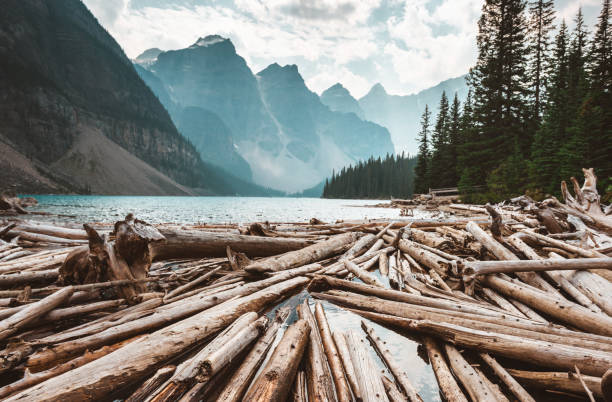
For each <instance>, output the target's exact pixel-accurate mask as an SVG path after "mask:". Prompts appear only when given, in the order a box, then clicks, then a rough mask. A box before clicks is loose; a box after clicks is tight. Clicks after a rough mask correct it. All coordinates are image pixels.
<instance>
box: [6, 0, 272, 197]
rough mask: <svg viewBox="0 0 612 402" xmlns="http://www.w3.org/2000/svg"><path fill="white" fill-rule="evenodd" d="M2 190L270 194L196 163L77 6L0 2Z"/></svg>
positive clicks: (116, 50)
mask: <svg viewBox="0 0 612 402" xmlns="http://www.w3.org/2000/svg"><path fill="white" fill-rule="evenodd" d="M0 153H1V155H2V157H1V158H0V170H2V175H0V188H4V189H6V188H11V189H13V190H15V191H18V192H48V193H49V192H50V193H57V192H80V193H83V192H92V193H97V194H159V195H162V194H177V195H191V194H259V195H263V194H268V193H269V191H267V190H266V189H263V188H259V187H257V186H255V185H253V184H252V183H250V182H248V181H245V180H240V179H235V178H232V177H230V176H229V175H228V174H227V173H226V172H224V171H223V170H221V169H219V168H217V167H215V166H213V165H211V164H208V163H205V162H203V161H202V159H201V157H200V154H199V153H198V152H197V150H196V149H195V148H194V146H193V145H192V144H191V143H189V141H188V140H187V139H185V137H183V136H182V135H181V134H180V133H179V131H178V130H177V129H176V127H175V125H174V123H173V122H172V120H171V119H170V116H169V115H168V112H167V111H166V109H165V108H164V106H163V105H162V104H161V103H160V101H159V100H158V98H157V97H156V96H155V95H154V94H153V92H152V91H151V89H150V88H149V87H148V86H147V85H146V84H145V83H144V82H143V81H142V80H141V79H140V78H139V76H138V74H137V73H136V70H135V69H134V66H133V65H132V62H131V61H130V60H129V59H128V58H127V57H126V56H125V54H124V53H123V50H122V49H121V47H120V46H119V45H118V44H117V42H115V40H114V39H113V38H112V37H111V36H110V35H109V34H108V33H107V32H106V30H104V28H102V27H101V26H100V24H98V22H97V20H96V18H95V17H94V16H93V15H92V14H91V12H90V11H89V10H88V9H87V8H86V7H85V6H84V5H83V3H81V1H79V0H62V1H39V0H5V1H4V2H3V12H2V13H0Z"/></svg>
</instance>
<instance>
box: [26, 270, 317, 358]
mask: <svg viewBox="0 0 612 402" xmlns="http://www.w3.org/2000/svg"><path fill="white" fill-rule="evenodd" d="M315 269H316V268H315ZM312 270H313V267H304V268H296V269H293V270H288V271H285V272H283V273H282V274H278V275H275V276H273V277H271V278H268V279H265V280H262V281H258V282H252V283H249V284H246V285H243V286H240V287H237V288H233V289H229V290H227V291H224V292H220V293H215V294H212V295H203V296H202V297H199V296H200V295H195V296H193V299H191V298H189V299H183V300H180V303H174V305H172V307H166V306H164V307H166V308H164V309H163V310H158V311H156V312H155V313H154V314H151V315H148V316H145V317H142V318H140V319H137V320H133V321H130V322H125V323H123V324H120V325H117V326H114V327H111V328H108V329H106V330H104V331H101V332H98V333H93V334H91V335H89V336H86V337H83V338H79V339H75V340H73V341H69V342H65V343H62V344H59V345H55V346H53V347H50V348H49V349H45V350H42V351H39V352H37V353H35V354H33V355H32V356H30V358H29V359H28V363H27V365H28V366H29V367H36V366H39V365H47V364H49V362H51V361H54V360H56V359H61V358H64V357H69V356H72V355H74V354H76V353H80V352H82V351H84V350H86V349H91V348H94V347H100V346H102V345H106V344H110V343H113V342H118V341H120V340H122V339H126V338H128V337H130V336H134V335H136V334H141V333H143V332H146V331H150V330H152V329H157V328H160V327H161V326H164V325H168V323H169V322H174V321H178V320H180V319H183V318H186V317H189V316H190V315H192V314H195V313H198V312H200V311H202V310H205V309H207V308H210V307H212V306H215V305H218V304H219V303H222V302H225V301H227V300H230V299H232V298H235V297H243V296H246V295H249V294H251V293H253V292H256V291H262V290H265V289H266V288H268V289H274V288H275V286H270V285H274V284H278V285H276V286H280V285H281V284H279V283H280V282H282V281H284V280H287V279H289V278H293V277H295V276H297V275H302V274H305V273H308V272H311V271H312ZM300 282H301V283H304V282H307V281H306V280H305V279H303V278H302V279H300ZM269 286H270V287H269ZM188 300H189V302H187V301H188Z"/></svg>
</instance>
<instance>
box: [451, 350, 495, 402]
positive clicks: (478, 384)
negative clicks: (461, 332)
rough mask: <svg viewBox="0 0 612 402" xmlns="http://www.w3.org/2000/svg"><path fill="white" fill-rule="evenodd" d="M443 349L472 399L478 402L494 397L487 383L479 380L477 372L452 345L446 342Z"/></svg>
mask: <svg viewBox="0 0 612 402" xmlns="http://www.w3.org/2000/svg"><path fill="white" fill-rule="evenodd" d="M444 350H445V351H446V356H448V361H449V363H450V366H451V368H452V369H453V373H455V376H457V378H459V381H461V383H462V384H463V387H464V388H465V390H466V391H467V393H468V395H469V396H470V399H471V400H472V401H475V402H479V401H490V400H494V399H495V397H494V394H493V391H492V390H491V389H490V388H489V386H488V384H486V383H485V382H484V381H482V380H481V378H480V376H479V375H478V373H477V372H476V371H475V370H474V368H473V367H472V366H470V364H469V363H468V362H467V361H466V360H465V358H464V357H463V356H462V355H461V353H460V352H459V351H458V350H457V349H456V348H455V347H454V346H452V345H449V344H446V345H444Z"/></svg>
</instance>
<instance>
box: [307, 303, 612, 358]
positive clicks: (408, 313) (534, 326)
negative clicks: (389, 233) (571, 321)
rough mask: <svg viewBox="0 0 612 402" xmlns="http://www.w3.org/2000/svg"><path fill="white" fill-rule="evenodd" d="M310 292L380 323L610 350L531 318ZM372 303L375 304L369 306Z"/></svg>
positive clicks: (585, 335) (582, 335) (593, 341)
mask: <svg viewBox="0 0 612 402" xmlns="http://www.w3.org/2000/svg"><path fill="white" fill-rule="evenodd" d="M313 296H316V297H320V298H323V299H327V300H329V301H330V302H332V303H337V302H340V303H341V304H343V305H352V306H355V307H356V308H357V309H350V311H352V312H354V313H356V314H358V315H360V316H362V317H364V318H367V319H369V320H372V321H374V322H378V323H380V324H382V325H391V326H394V327H399V328H404V329H407V330H411V328H412V327H411V324H412V321H413V320H429V321H435V322H443V323H448V324H455V325H459V326H462V327H467V328H471V329H474V330H481V331H491V332H495V333H500V334H507V335H514V336H520V337H523V338H525V339H533V340H538V341H542V342H550V343H556V344H561V345H568V346H575V347H584V348H589V349H593V350H601V351H605V352H607V353H612V345H611V344H609V343H605V342H602V341H597V340H593V339H592V337H589V336H588V335H590V334H584V333H581V332H574V331H570V330H564V329H556V328H551V327H549V326H548V325H542V324H539V323H535V322H533V321H522V322H515V321H512V320H508V319H499V318H496V317H480V316H477V315H473V314H463V313H458V314H454V313H452V314H451V312H449V311H444V310H438V309H430V308H426V309H418V308H415V307H416V306H410V307H406V306H402V304H401V303H395V305H397V306H398V307H392V305H389V304H388V303H386V305H385V306H380V305H379V304H378V305H377V304H376V302H375V301H374V302H371V301H365V300H363V299H362V300H358V299H356V297H355V296H354V295H353V296H350V297H349V298H347V297H336V296H331V295H328V294H325V295H319V294H314V295H313ZM348 300H352V302H349V301H348ZM374 305H376V306H377V307H373V306H374ZM364 309H366V310H364ZM373 311H375V312H373ZM546 332H556V333H546Z"/></svg>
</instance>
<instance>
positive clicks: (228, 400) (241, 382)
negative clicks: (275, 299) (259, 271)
mask: <svg viewBox="0 0 612 402" xmlns="http://www.w3.org/2000/svg"><path fill="white" fill-rule="evenodd" d="M288 315H289V310H288V309H286V308H281V309H280V310H279V311H278V312H277V313H276V318H275V319H274V322H273V323H272V324H271V325H270V327H269V328H268V329H267V331H266V333H265V334H264V335H263V336H262V337H261V338H260V339H259V340H258V341H257V343H256V344H255V345H254V346H253V349H252V350H251V352H250V353H249V354H248V355H247V356H246V357H245V359H244V361H243V363H242V364H241V365H240V367H239V368H238V369H237V370H236V372H235V373H234V374H233V375H232V377H231V378H230V380H229V381H228V383H227V385H226V386H225V388H224V389H223V391H221V393H220V394H219V397H218V398H217V401H218V402H239V401H241V400H242V397H243V396H244V394H245V392H246V391H247V388H248V387H249V385H250V383H251V380H252V379H253V377H254V376H255V373H256V372H257V370H258V369H259V367H260V366H261V363H262V362H263V361H264V359H265V358H266V355H267V353H268V351H269V350H270V347H271V346H272V342H273V341H274V339H275V338H276V334H277V333H278V331H279V329H280V328H281V326H282V325H283V323H284V322H285V320H286V319H287V317H288Z"/></svg>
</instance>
